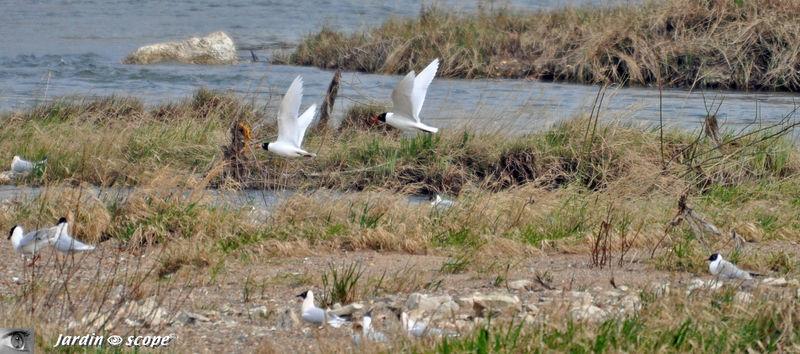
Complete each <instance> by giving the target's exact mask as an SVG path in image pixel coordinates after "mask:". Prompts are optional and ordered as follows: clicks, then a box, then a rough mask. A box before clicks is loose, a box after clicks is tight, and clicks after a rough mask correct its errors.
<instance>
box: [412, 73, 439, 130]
mask: <svg viewBox="0 0 800 354" xmlns="http://www.w3.org/2000/svg"><path fill="white" fill-rule="evenodd" d="M438 69H439V59H438V58H437V59H434V60H433V61H432V62H431V63H430V64H428V66H426V67H425V69H422V71H421V72H420V73H419V75H417V77H416V78H415V79H414V91H413V94H412V95H411V103H412V107H414V112H413V113H414V119H416V120H417V122H419V121H420V119H419V112H420V111H422V104H423V103H425V96H426V95H427V94H428V87H429V86H430V85H431V82H432V81H433V78H434V77H435V76H436V70H438Z"/></svg>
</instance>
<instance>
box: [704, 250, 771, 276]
mask: <svg viewBox="0 0 800 354" xmlns="http://www.w3.org/2000/svg"><path fill="white" fill-rule="evenodd" d="M708 261H709V262H710V263H708V271H709V272H711V274H712V275H714V276H717V277H720V278H723V279H741V280H748V279H753V277H754V276H759V275H760V274H756V273H751V272H747V271H744V270H741V269H739V267H737V266H736V265H734V264H733V263H731V262H728V261H726V260H724V259H722V255H720V254H719V253H714V254H712V255H711V257H708Z"/></svg>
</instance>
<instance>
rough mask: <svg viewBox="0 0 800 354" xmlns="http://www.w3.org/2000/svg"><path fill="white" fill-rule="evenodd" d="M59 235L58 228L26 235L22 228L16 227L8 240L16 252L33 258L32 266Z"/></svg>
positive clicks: (10, 232) (12, 229)
mask: <svg viewBox="0 0 800 354" xmlns="http://www.w3.org/2000/svg"><path fill="white" fill-rule="evenodd" d="M57 235H58V228H56V227H50V228H46V229H41V230H36V231H32V232H29V233H27V234H25V231H24V230H23V229H22V226H19V225H14V227H12V228H11V231H9V233H8V239H9V240H11V244H12V245H13V246H14V250H15V251H17V252H18V253H20V254H22V255H23V256H29V257H33V260H32V261H31V263H30V264H29V266H32V265H33V264H34V263H36V260H37V259H38V258H39V252H40V251H41V250H42V249H43V248H45V247H47V246H49V245H50V242H51V241H52V239H53V238H54V237H56V236H57Z"/></svg>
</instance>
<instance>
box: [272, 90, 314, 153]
mask: <svg viewBox="0 0 800 354" xmlns="http://www.w3.org/2000/svg"><path fill="white" fill-rule="evenodd" d="M302 101H303V78H302V77H300V76H298V77H296V78H295V79H294V81H292V84H291V85H290V86H289V89H288V90H286V95H285V96H283V100H282V101H281V108H280V110H279V111H278V139H277V140H276V141H274V142H271V143H264V144H263V145H261V147H262V148H264V150H267V151H269V152H272V153H273V154H276V155H280V156H283V157H300V156H306V157H314V156H317V155H316V154H314V153H310V152H308V151H305V150H303V148H302V146H303V137H304V136H305V134H306V129H307V128H308V126H309V124H311V121H312V120H313V119H314V115H315V114H316V112H317V105H316V104H312V105H311V106H310V107H308V109H306V111H305V112H303V114H302V115H300V116H299V117H298V113H299V112H300V103H301V102H302Z"/></svg>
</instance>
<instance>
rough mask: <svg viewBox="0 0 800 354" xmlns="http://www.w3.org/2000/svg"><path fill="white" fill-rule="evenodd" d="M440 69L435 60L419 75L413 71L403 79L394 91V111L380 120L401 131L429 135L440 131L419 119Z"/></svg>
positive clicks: (437, 60)
mask: <svg viewBox="0 0 800 354" xmlns="http://www.w3.org/2000/svg"><path fill="white" fill-rule="evenodd" d="M438 68H439V59H434V60H433V61H432V62H431V63H430V64H428V66H427V67H425V69H423V70H422V71H421V72H420V73H419V75H416V73H414V71H413V70H412V71H411V72H410V73H408V75H406V76H405V77H403V79H402V80H400V82H399V83H398V84H397V86H396V87H395V88H394V91H392V111H391V112H385V113H381V115H380V116H378V120H380V121H381V122H384V123H386V124H389V125H391V126H392V127H395V128H397V129H400V130H406V131H419V130H421V131H424V132H428V133H436V132H437V131H439V128H436V127H432V126H430V125H427V124H425V123H422V121H421V120H420V118H419V112H420V111H421V110H422V104H423V103H424V102H425V95H426V94H427V93H428V86H430V85H431V81H433V77H434V76H436V70H437V69H438Z"/></svg>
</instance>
